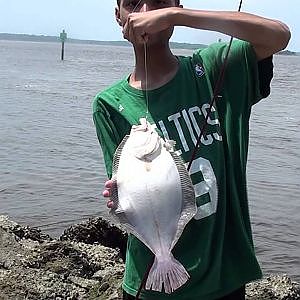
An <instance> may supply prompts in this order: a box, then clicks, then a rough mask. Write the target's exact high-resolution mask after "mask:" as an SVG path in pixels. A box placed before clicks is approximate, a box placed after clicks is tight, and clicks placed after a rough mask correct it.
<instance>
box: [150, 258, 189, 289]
mask: <svg viewBox="0 0 300 300" xmlns="http://www.w3.org/2000/svg"><path fill="white" fill-rule="evenodd" d="M189 278H190V276H189V274H188V272H187V271H186V269H185V268H184V266H183V265H182V264H181V263H180V262H179V261H178V260H176V259H175V258H174V256H173V255H172V253H170V256H169V257H167V258H166V259H163V260H158V259H157V257H155V259H154V263H153V265H152V267H151V269H150V272H149V275H148V278H147V281H146V289H147V290H153V291H157V292H161V291H162V289H163V288H164V291H165V293H167V294H170V293H172V292H174V291H175V290H177V289H178V288H180V287H181V286H182V285H184V284H185V283H186V282H187V281H188V279H189Z"/></svg>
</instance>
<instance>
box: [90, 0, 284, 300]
mask: <svg viewBox="0 0 300 300" xmlns="http://www.w3.org/2000/svg"><path fill="white" fill-rule="evenodd" d="M117 4H118V6H117V8H116V11H115V15H116V20H117V22H118V24H119V25H120V26H121V27H122V28H123V35H124V38H125V39H127V40H128V41H130V42H131V43H132V45H133V47H134V53H135V62H136V63H135V67H134V70H133V72H132V73H131V74H130V75H129V76H127V77H126V78H125V79H123V80H121V81H120V82H118V83H116V84H115V85H113V86H112V87H110V88H108V89H106V90H105V91H103V92H101V93H99V94H98V95H97V96H96V98H95V100H94V104H93V118H94V122H95V125H96V131H97V135H98V139H99V141H100V144H101V147H102V152H103V156H104V160H105V164H106V169H107V173H108V176H109V178H111V175H112V170H111V168H112V166H111V165H112V157H113V154H114V152H115V149H116V147H117V146H118V144H119V143H120V142H121V140H122V139H123V137H124V136H125V135H126V134H129V131H130V127H131V126H132V125H133V124H138V123H139V119H140V118H141V117H144V116H145V114H146V111H147V109H148V110H149V117H148V119H149V121H150V122H151V123H155V124H156V126H157V129H158V131H159V132H160V133H161V134H162V135H163V136H164V137H165V138H166V139H172V140H175V141H176V150H177V153H178V154H180V155H181V157H182V159H183V160H184V161H185V162H187V163H188V162H189V160H190V159H191V153H192V152H193V149H194V147H195V144H196V141H197V137H198V136H199V134H200V129H201V128H202V126H203V123H204V122H205V118H206V116H207V114H210V115H209V117H208V118H207V126H206V131H205V133H204V135H203V137H202V139H201V143H200V148H199V151H198V152H197V154H196V157H195V159H194V160H193V163H192V165H191V169H190V175H191V178H192V181H193V184H194V190H195V195H196V203H197V207H198V211H197V214H196V216H195V217H194V219H193V220H192V221H191V222H190V223H189V224H188V225H187V227H186V228H185V230H184V232H183V234H182V236H181V238H180V239H179V241H178V243H177V244H176V246H175V248H174V250H173V251H172V252H173V254H174V256H175V258H176V259H178V260H179V261H180V262H181V263H182V264H183V265H184V266H185V268H186V269H187V271H188V272H189V274H190V276H191V278H190V279H189V281H188V282H187V283H186V284H185V285H184V286H183V287H181V288H180V289H178V290H176V291H175V292H174V293H172V294H171V295H167V294H165V293H158V292H153V291H145V290H144V291H143V292H142V294H141V299H180V300H196V299H199V300H200V299H201V300H214V299H227V300H229V299H244V298H245V284H246V283H247V282H249V281H252V280H255V279H257V278H260V277H261V270H260V268H259V265H258V262H257V260H256V257H255V253H254V249H253V242H252V234H251V226H250V220H249V212H248V203H247V191H246V161H247V149H248V135H249V130H248V126H249V118H250V112H251V107H252V105H253V104H255V103H257V102H258V101H259V100H261V99H262V98H265V97H267V96H268V95H269V89H270V80H271V78H272V55H273V54H274V53H276V52H278V51H280V50H282V49H284V48H285V47H286V45H287V43H288V41H289V38H290V32H289V29H288V28H287V26H286V25H285V24H283V23H281V22H279V21H276V20H270V19H265V18H262V17H259V16H255V15H251V14H247V13H239V12H225V11H222V12H216V11H203V10H191V9H184V8H183V7H182V6H181V5H180V3H179V0H165V1H157V0H152V1H151V0H148V1H147V0H144V1H143V0H141V1H139V0H119V1H118V3H117ZM174 26H186V27H192V28H198V29H204V30H212V31H218V32H222V33H225V34H227V35H230V36H234V37H235V38H237V39H238V40H236V41H234V42H233V44H232V47H231V49H230V54H229V58H228V62H227V67H226V72H225V76H224V82H223V85H222V90H221V92H220V96H219V97H218V100H217V101H216V102H215V103H214V105H213V107H212V109H211V112H209V106H210V102H211V99H212V93H213V90H214V87H215V85H216V82H217V80H218V75H219V73H220V70H221V68H222V65H223V63H224V56H225V53H226V51H227V47H228V45H226V44H224V43H218V44H215V45H211V46H210V47H208V48H205V49H202V50H201V49H200V50H197V51H196V52H195V53H194V54H193V55H192V56H191V57H177V56H174V55H173V54H172V52H171V50H170V47H169V39H170V37H171V35H172V33H173V28H174ZM145 51H146V67H145ZM145 68H147V72H145ZM146 77H147V78H146ZM146 79H147V80H146ZM146 88H147V93H145V89H146ZM146 96H147V97H146ZM146 98H147V99H146ZM114 184H115V182H113V181H112V180H109V181H107V182H106V185H105V186H106V189H105V191H104V192H103V195H104V196H105V197H107V198H108V202H107V205H108V207H113V205H114V203H113V202H112V201H111V200H110V199H109V196H110V190H111V188H112V186H113V185H114ZM162 185H163V183H162ZM161 201H163V199H161ZM151 257H152V254H151V253H150V251H149V250H148V249H147V248H146V247H145V246H144V245H143V244H142V243H141V242H140V241H139V240H137V239H136V238H135V237H133V236H129V240H128V245H127V255H126V271H125V277H124V283H123V288H124V299H134V295H136V293H137V290H138V288H139V286H140V284H141V281H142V278H143V276H144V274H145V271H146V269H147V266H148V265H149V263H150V262H151Z"/></svg>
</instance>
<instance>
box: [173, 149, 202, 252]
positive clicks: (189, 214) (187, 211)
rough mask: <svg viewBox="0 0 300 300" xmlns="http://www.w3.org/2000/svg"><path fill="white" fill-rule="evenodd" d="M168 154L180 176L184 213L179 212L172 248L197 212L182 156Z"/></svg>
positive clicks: (192, 188) (189, 178)
mask: <svg viewBox="0 0 300 300" xmlns="http://www.w3.org/2000/svg"><path fill="white" fill-rule="evenodd" d="M170 154H171V156H172V158H173V160H174V161H175V164H176V167H177V170H178V173H179V177H180V185H181V191H182V211H184V214H181V216H180V218H179V220H178V226H177V231H176V234H175V238H174V240H173V243H172V245H171V250H172V249H173V247H174V246H175V244H176V243H177V241H178V239H179V237H180V235H181V233H182V231H183V229H184V227H185V226H186V224H187V223H188V222H189V221H190V220H191V219H192V218H193V217H194V216H195V214H196V213H197V206H196V197H195V191H194V186H193V183H192V180H191V177H190V175H189V173H188V171H187V169H186V167H185V164H184V162H183V160H182V158H181V157H180V156H179V155H177V154H176V153H175V152H170Z"/></svg>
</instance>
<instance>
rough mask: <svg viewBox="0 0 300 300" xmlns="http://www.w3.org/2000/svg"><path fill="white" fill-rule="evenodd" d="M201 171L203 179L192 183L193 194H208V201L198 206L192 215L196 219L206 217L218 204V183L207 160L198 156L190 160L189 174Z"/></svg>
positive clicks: (212, 212) (213, 211)
mask: <svg viewBox="0 0 300 300" xmlns="http://www.w3.org/2000/svg"><path fill="white" fill-rule="evenodd" d="M198 172H201V173H202V177H203V179H204V180H203V181H201V182H199V183H196V184H195V185H194V190H195V196H196V198H197V197H200V196H202V195H204V194H209V197H210V202H208V203H205V204H203V205H200V206H198V209H197V213H196V215H195V216H194V218H195V219H196V220H200V219H203V218H206V217H208V216H210V215H212V214H214V213H216V211H217V205H218V185H217V178H216V176H215V173H214V170H213V168H212V166H211V163H210V162H209V160H207V159H205V158H202V157H199V158H197V159H195V160H194V161H193V162H192V166H191V168H190V175H192V174H196V173H198Z"/></svg>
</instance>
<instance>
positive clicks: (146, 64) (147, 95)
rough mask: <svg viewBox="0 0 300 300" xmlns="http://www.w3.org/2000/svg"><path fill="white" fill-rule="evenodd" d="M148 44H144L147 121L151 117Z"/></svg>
mask: <svg viewBox="0 0 300 300" xmlns="http://www.w3.org/2000/svg"><path fill="white" fill-rule="evenodd" d="M147 54H148V53H147V43H146V42H144V63H145V99H146V120H148V115H149V94H148V62H147Z"/></svg>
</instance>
